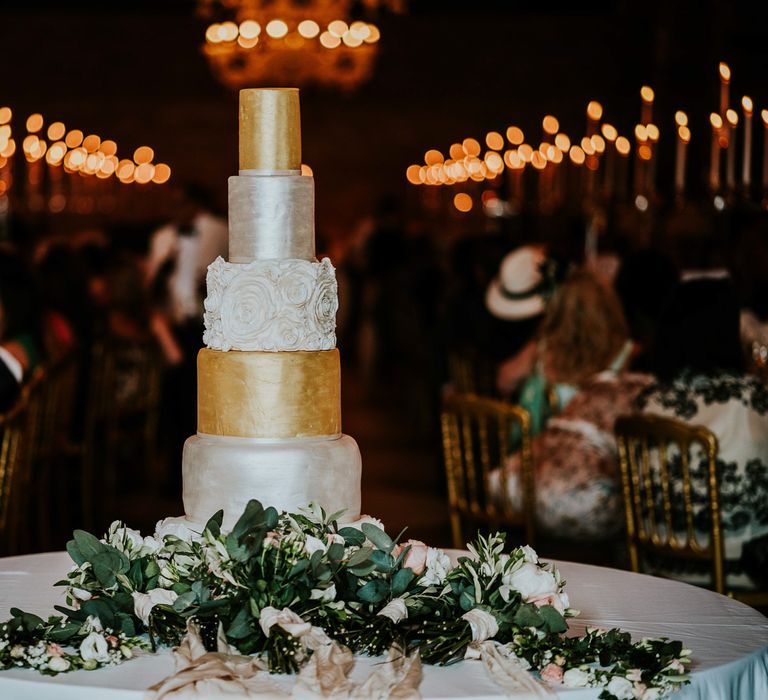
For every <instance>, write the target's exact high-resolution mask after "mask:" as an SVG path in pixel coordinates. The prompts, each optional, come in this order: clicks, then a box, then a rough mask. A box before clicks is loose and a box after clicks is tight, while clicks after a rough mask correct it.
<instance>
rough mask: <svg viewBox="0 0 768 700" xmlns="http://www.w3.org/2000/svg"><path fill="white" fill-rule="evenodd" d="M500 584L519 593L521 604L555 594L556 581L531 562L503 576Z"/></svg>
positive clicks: (550, 574) (547, 572)
mask: <svg viewBox="0 0 768 700" xmlns="http://www.w3.org/2000/svg"><path fill="white" fill-rule="evenodd" d="M502 583H503V584H504V585H505V586H509V587H510V588H513V589H514V590H516V591H519V592H520V595H521V596H522V598H523V602H528V600H529V599H531V598H536V597H539V596H549V595H554V594H555V593H557V581H556V580H555V577H554V576H553V575H552V573H550V572H549V571H546V570H545V569H541V568H539V567H538V566H537V565H536V564H532V563H531V562H524V563H523V565H522V566H520V567H518V568H515V569H514V570H513V571H511V572H508V573H506V574H504V576H503V577H502Z"/></svg>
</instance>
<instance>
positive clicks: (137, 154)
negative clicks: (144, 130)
mask: <svg viewBox="0 0 768 700" xmlns="http://www.w3.org/2000/svg"><path fill="white" fill-rule="evenodd" d="M154 157H155V152H154V151H153V150H152V149H151V148H150V147H149V146H139V147H138V148H137V149H136V150H135V151H134V152H133V160H134V162H135V163H136V164H137V165H141V164H142V163H151V162H152V159H153V158H154Z"/></svg>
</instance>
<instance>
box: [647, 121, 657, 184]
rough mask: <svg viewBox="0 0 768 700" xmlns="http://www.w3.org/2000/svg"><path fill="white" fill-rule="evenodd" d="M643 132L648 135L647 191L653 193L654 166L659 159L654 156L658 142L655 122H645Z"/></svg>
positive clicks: (654, 180)
mask: <svg viewBox="0 0 768 700" xmlns="http://www.w3.org/2000/svg"><path fill="white" fill-rule="evenodd" d="M645 133H646V134H647V136H648V142H649V143H648V153H647V155H648V169H647V172H646V175H647V178H648V184H647V191H648V192H649V193H650V194H653V193H654V192H655V191H656V166H657V165H658V162H659V159H658V158H657V157H656V152H657V150H658V147H657V144H658V142H659V127H658V126H656V125H655V124H646V126H645Z"/></svg>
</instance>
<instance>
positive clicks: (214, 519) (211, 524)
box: [205, 510, 224, 537]
mask: <svg viewBox="0 0 768 700" xmlns="http://www.w3.org/2000/svg"><path fill="white" fill-rule="evenodd" d="M223 522H224V511H223V510H217V511H216V512H215V513H214V514H213V515H212V516H211V517H210V518H209V520H208V522H207V523H206V524H205V529H206V530H208V531H209V532H210V533H211V534H212V535H213V536H214V537H218V536H219V535H220V534H221V523H223Z"/></svg>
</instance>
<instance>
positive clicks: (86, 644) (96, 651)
mask: <svg viewBox="0 0 768 700" xmlns="http://www.w3.org/2000/svg"><path fill="white" fill-rule="evenodd" d="M80 656H82V658H83V661H88V660H91V659H92V660H93V661H98V662H100V663H104V662H106V661H109V644H108V643H107V640H106V639H104V636H103V635H101V634H99V633H98V632H91V633H90V634H89V635H88V636H87V637H86V638H85V639H84V640H83V641H82V642H81V644H80Z"/></svg>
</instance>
